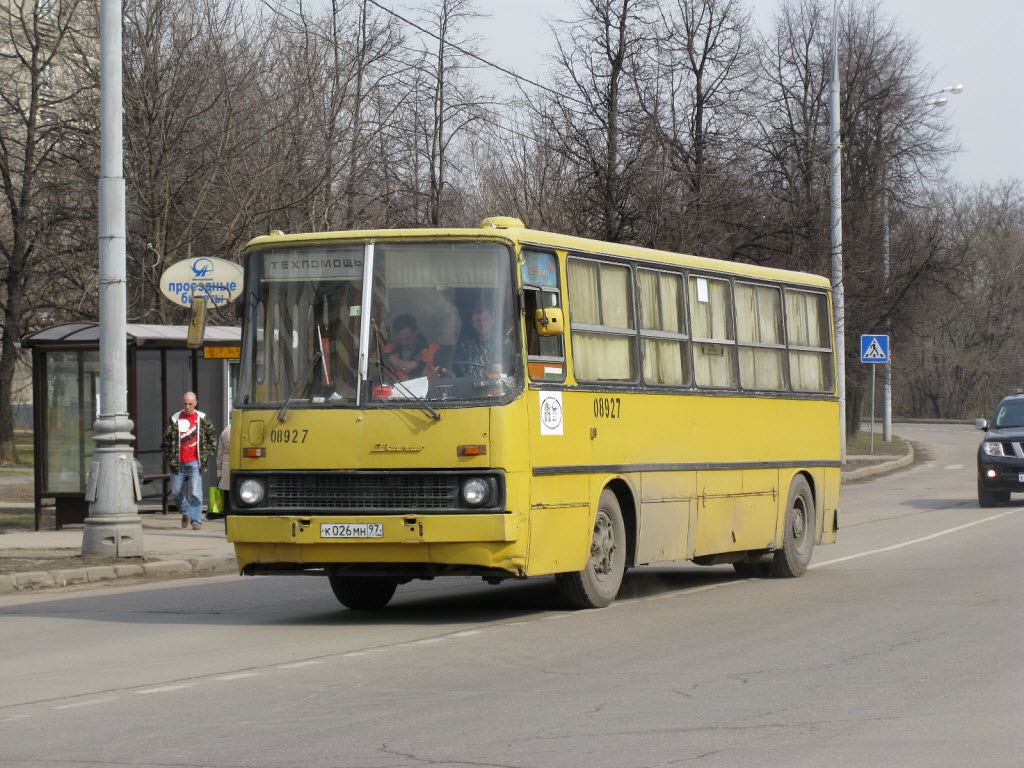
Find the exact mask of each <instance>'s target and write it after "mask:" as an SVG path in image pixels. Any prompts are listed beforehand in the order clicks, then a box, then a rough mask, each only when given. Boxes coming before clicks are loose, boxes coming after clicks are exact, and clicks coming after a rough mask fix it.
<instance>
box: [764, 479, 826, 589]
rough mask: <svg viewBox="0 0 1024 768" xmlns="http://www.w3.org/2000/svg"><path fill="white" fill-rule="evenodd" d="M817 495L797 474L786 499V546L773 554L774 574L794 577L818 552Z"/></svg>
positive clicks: (783, 533) (783, 534) (783, 543)
mask: <svg viewBox="0 0 1024 768" xmlns="http://www.w3.org/2000/svg"><path fill="white" fill-rule="evenodd" d="M814 522H815V514H814V496H812V495H811V487H810V486H809V485H808V484H807V480H806V479H804V477H803V476H802V475H797V476H796V477H794V478H793V482H792V483H791V484H790V486H789V500H788V501H787V502H786V521H785V525H784V528H783V531H782V547H781V548H779V549H777V550H775V556H774V557H773V558H772V575H773V576H780V577H783V578H793V577H796V576H801V575H803V573H804V571H806V570H807V566H808V565H809V564H810V562H811V554H812V553H813V552H814V534H815V530H816V529H815V525H814Z"/></svg>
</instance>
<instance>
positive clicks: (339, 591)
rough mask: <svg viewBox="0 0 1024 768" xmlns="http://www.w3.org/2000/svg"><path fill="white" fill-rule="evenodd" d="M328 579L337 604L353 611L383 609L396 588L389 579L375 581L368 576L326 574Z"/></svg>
mask: <svg viewBox="0 0 1024 768" xmlns="http://www.w3.org/2000/svg"><path fill="white" fill-rule="evenodd" d="M328 578H329V579H330V582H331V589H332V590H333V591H334V596H335V597H336V598H338V602H339V603H341V604H342V605H344V606H345V607H346V608H351V609H352V610H354V611H373V610H378V609H380V608H383V607H384V606H385V605H387V604H388V602H390V600H391V598H392V597H393V596H394V594H395V589H396V588H397V587H398V585H397V584H396V583H395V582H394V581H392V580H391V579H375V578H371V577H368V576H350V575H348V574H342V573H331V574H328Z"/></svg>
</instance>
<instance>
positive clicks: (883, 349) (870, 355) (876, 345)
mask: <svg viewBox="0 0 1024 768" xmlns="http://www.w3.org/2000/svg"><path fill="white" fill-rule="evenodd" d="M860 361H861V362H862V363H888V362H889V337H888V336H885V335H877V334H875V335H864V336H861V337H860Z"/></svg>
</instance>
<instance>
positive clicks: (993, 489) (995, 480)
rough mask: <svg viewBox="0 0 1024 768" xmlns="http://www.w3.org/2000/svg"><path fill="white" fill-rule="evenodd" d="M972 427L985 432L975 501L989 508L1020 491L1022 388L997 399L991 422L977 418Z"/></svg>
mask: <svg viewBox="0 0 1024 768" xmlns="http://www.w3.org/2000/svg"><path fill="white" fill-rule="evenodd" d="M974 426H976V427H977V428H978V429H983V430H985V433H986V434H985V439H984V440H982V441H981V445H980V446H978V504H980V505H981V506H983V507H991V506H994V505H996V504H998V503H999V502H1004V501H1009V500H1010V494H1011V493H1024V390H1020V389H1018V390H1017V393H1016V394H1014V395H1010V396H1009V397H1004V398H1003V399H1002V400H1000V401H999V405H998V407H997V408H996V415H995V417H994V418H993V419H992V423H991V424H989V423H988V422H987V421H986V420H985V419H978V420H977V421H975V422H974Z"/></svg>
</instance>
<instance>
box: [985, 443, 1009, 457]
mask: <svg viewBox="0 0 1024 768" xmlns="http://www.w3.org/2000/svg"><path fill="white" fill-rule="evenodd" d="M981 449H982V450H983V451H984V452H985V453H986V454H987V455H988V456H1005V455H1006V454H1005V453H1004V452H1003V444H1002V443H990V442H989V441H988V440H986V441H985V442H984V443H982V444H981Z"/></svg>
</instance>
